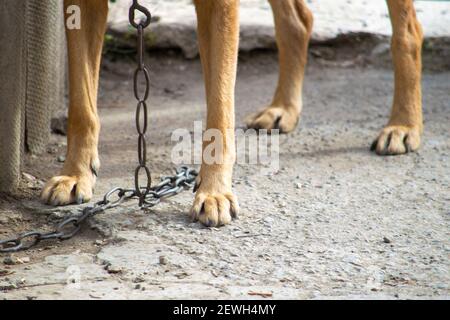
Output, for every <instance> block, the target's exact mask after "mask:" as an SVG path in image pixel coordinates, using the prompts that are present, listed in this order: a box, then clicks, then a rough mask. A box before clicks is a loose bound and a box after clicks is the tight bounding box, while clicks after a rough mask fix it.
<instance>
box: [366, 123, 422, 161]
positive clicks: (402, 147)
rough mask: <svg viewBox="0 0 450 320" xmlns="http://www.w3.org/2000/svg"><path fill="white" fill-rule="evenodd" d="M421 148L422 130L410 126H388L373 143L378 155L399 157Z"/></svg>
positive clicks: (372, 147) (372, 148)
mask: <svg viewBox="0 0 450 320" xmlns="http://www.w3.org/2000/svg"><path fill="white" fill-rule="evenodd" d="M419 146H420V129H419V128H418V127H409V126H386V127H385V128H384V129H383V130H382V131H381V133H380V134H379V135H378V138H377V139H376V140H375V141H374V142H373V143H372V146H371V148H370V149H371V150H372V151H375V152H376V153H377V154H378V155H398V154H404V153H408V152H411V151H416V150H417V149H418V148H419Z"/></svg>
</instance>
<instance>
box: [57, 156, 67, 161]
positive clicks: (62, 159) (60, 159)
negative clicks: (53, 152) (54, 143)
mask: <svg viewBox="0 0 450 320" xmlns="http://www.w3.org/2000/svg"><path fill="white" fill-rule="evenodd" d="M56 160H57V161H58V162H64V161H66V157H65V156H58V158H56Z"/></svg>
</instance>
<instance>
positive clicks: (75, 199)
mask: <svg viewBox="0 0 450 320" xmlns="http://www.w3.org/2000/svg"><path fill="white" fill-rule="evenodd" d="M99 166H100V163H99V161H98V160H96V161H93V162H92V163H91V165H90V166H80V165H79V164H78V166H72V165H70V163H68V162H66V164H65V166H64V169H63V171H62V174H61V175H59V176H55V177H53V178H51V179H50V180H49V181H48V182H47V183H46V184H45V186H44V188H43V189H42V192H41V200H42V202H44V203H46V204H49V205H53V206H62V205H67V204H72V203H77V204H82V203H85V202H89V201H90V200H91V198H92V194H93V189H94V185H95V181H96V177H97V171H98V168H99ZM71 173H73V174H71Z"/></svg>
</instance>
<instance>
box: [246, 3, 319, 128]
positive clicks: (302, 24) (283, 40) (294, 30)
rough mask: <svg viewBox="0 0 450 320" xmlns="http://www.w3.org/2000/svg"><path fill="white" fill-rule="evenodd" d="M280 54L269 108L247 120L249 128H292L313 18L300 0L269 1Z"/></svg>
mask: <svg viewBox="0 0 450 320" xmlns="http://www.w3.org/2000/svg"><path fill="white" fill-rule="evenodd" d="M269 1H270V4H271V6H272V10H273V15H274V20H275V29H276V39H277V45H278V52H279V65H280V75H279V79H278V85H277V89H276V92H275V96H274V98H273V101H272V103H271V104H270V106H269V107H267V108H265V109H264V110H262V111H260V112H258V113H256V114H253V115H250V116H249V117H247V119H246V124H247V126H248V127H249V128H255V129H269V130H270V129H280V132H290V131H292V130H294V129H295V127H296V125H297V122H298V120H299V117H300V112H301V110H302V87H303V76H304V72H305V65H306V60H307V55H308V54H307V51H308V43H309V38H310V36H311V30H312V24H313V16H312V14H311V11H310V10H309V9H308V8H307V7H306V4H305V1H303V0H269Z"/></svg>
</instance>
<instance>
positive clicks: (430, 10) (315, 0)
mask: <svg viewBox="0 0 450 320" xmlns="http://www.w3.org/2000/svg"><path fill="white" fill-rule="evenodd" d="M307 2H308V6H309V8H310V9H311V10H312V12H313V13H314V17H315V19H314V28H313V35H312V41H316V42H317V41H326V40H331V39H334V38H336V37H337V36H342V35H351V34H354V33H369V34H372V35H379V36H389V35H391V24H390V20H389V14H388V9H387V5H386V3H385V1H369V0H364V1H363V0H308V1H307ZM141 3H142V4H144V5H146V6H148V8H149V9H150V10H151V12H152V14H153V15H154V17H155V23H154V24H152V26H151V28H150V29H151V31H150V32H149V33H148V39H147V40H148V41H147V44H148V45H149V46H151V47H156V48H181V50H182V51H183V53H184V55H185V56H186V57H195V56H196V55H197V53H198V50H197V45H196V34H195V29H196V25H197V22H196V16H195V8H194V5H193V3H192V1H191V0H171V1H167V0H142V1H141ZM415 6H416V10H417V15H418V18H419V20H420V21H421V23H422V26H423V29H424V34H425V37H426V38H442V37H449V36H450V28H449V27H448V21H450V2H448V1H447V2H442V1H416V2H415ZM128 8H129V2H128V1H124V0H118V1H117V2H116V3H115V4H111V5H110V15H109V26H110V30H111V32H112V34H114V35H116V36H117V39H118V40H119V41H121V42H125V43H127V44H130V39H132V37H131V38H130V33H131V34H134V33H135V32H134V31H133V30H132V29H130V27H129V23H128ZM240 20H241V43H240V46H241V50H243V51H248V50H251V49H258V48H272V47H274V46H275V40H274V28H273V18H272V12H271V10H270V5H269V2H268V1H267V0H241V11H240ZM132 41H133V40H132ZM131 44H133V42H131Z"/></svg>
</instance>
